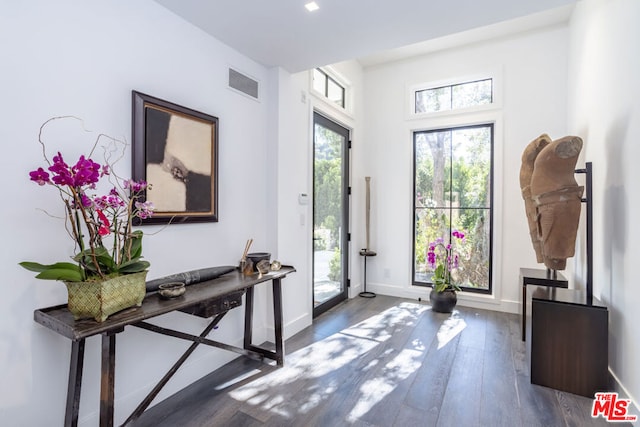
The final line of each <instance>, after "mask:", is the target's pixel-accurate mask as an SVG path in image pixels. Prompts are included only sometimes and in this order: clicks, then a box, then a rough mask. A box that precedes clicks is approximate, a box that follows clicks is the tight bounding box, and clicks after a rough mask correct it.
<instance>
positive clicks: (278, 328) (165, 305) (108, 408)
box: [34, 266, 295, 427]
mask: <svg viewBox="0 0 640 427" xmlns="http://www.w3.org/2000/svg"><path fill="white" fill-rule="evenodd" d="M293 272H295V268H293V267H290V266H283V267H282V269H281V270H278V271H274V272H269V273H267V274H265V275H263V276H262V277H260V278H259V277H258V274H257V273H256V274H254V275H251V276H244V275H242V274H240V273H239V272H238V271H233V272H231V273H228V274H226V275H224V276H221V277H219V278H216V279H213V280H208V281H204V282H201V283H198V284H193V285H189V286H187V291H186V292H185V294H184V295H183V296H181V297H178V298H175V299H171V300H165V299H162V298H160V296H159V295H158V294H156V293H149V294H147V296H146V297H145V299H144V301H143V302H142V306H141V307H133V308H129V309H126V310H123V311H121V312H119V313H116V314H113V315H111V316H110V317H109V318H108V319H107V320H106V321H104V322H102V323H98V322H96V321H95V320H93V319H87V320H78V321H75V320H74V319H73V316H72V315H71V313H69V310H68V309H67V306H66V304H65V305H59V306H54V307H48V308H43V309H39V310H36V311H35V312H34V320H35V321H36V322H37V323H39V324H41V325H43V326H45V327H47V328H49V329H51V330H52V331H54V332H57V333H59V334H60V335H63V336H65V337H67V338H69V339H70V340H71V363H70V367H69V383H68V387H67V403H66V412H65V421H64V425H65V426H76V425H77V424H78V410H79V406H80V388H81V385H82V366H83V362H84V347H85V339H86V338H88V337H91V336H94V335H102V356H101V357H102V365H101V366H102V368H101V380H100V381H101V384H100V426H109V427H110V426H113V423H114V419H113V416H114V385H115V368H116V363H115V362H116V360H115V359H116V358H115V355H116V335H117V334H118V333H120V332H123V331H124V329H125V327H126V326H135V327H138V328H142V329H146V330H149V331H151V332H155V333H158V334H162V335H169V336H172V337H175V338H180V339H184V340H187V341H192V345H191V346H190V347H189V348H188V349H187V351H186V352H185V353H184V354H183V355H182V356H181V357H180V359H179V360H178V361H177V362H176V363H175V364H174V365H173V366H172V367H171V368H170V369H169V371H168V372H167V374H165V376H164V377H163V378H162V380H160V382H159V383H158V384H157V385H156V386H155V387H154V389H153V390H152V391H151V392H150V393H149V395H148V396H147V397H146V398H145V399H144V400H143V401H142V402H141V403H140V405H139V406H138V407H137V408H136V409H135V411H134V412H133V413H132V414H131V415H130V416H129V418H127V420H126V421H125V422H124V424H123V425H127V424H129V423H130V422H132V421H134V420H135V419H137V418H138V417H139V416H140V415H141V414H142V413H143V412H144V411H145V409H146V408H147V407H148V406H149V405H150V404H151V402H152V401H153V399H154V398H155V397H156V396H157V395H158V393H159V392H160V390H161V389H162V388H163V387H164V386H165V385H166V384H167V382H168V381H169V379H170V378H171V377H172V376H173V375H174V374H175V373H176V371H177V370H178V368H180V366H182V364H183V363H184V362H185V361H186V360H187V358H188V357H189V356H190V355H191V354H192V353H193V352H194V351H195V349H196V347H197V346H198V345H199V344H205V345H209V346H212V347H216V348H221V349H224V350H228V351H233V352H236V353H239V354H242V355H244V356H247V357H251V358H256V359H259V360H264V359H265V358H267V359H272V360H275V361H276V363H277V365H278V366H283V365H284V340H283V336H282V320H283V319H282V287H281V280H282V279H283V278H284V277H286V276H287V275H288V274H290V273H293ZM268 281H271V283H272V287H273V315H274V319H273V320H274V327H275V351H273V350H268V349H265V348H261V347H258V346H255V345H253V343H252V332H253V326H252V325H253V305H254V298H253V293H254V287H255V286H256V285H257V284H260V283H263V282H268ZM245 294H246V297H245V317H244V346H243V348H239V347H234V346H230V345H228V344H224V343H221V342H218V341H214V340H210V339H208V338H207V335H208V334H209V332H211V330H213V329H214V328H215V327H216V325H217V324H218V323H219V322H220V320H222V318H223V317H224V316H225V315H226V314H227V313H228V312H229V310H231V309H233V308H235V307H238V306H240V305H241V304H242V295H245ZM173 311H182V312H184V313H188V314H191V315H195V316H200V317H203V318H212V320H211V322H210V323H209V324H208V325H207V327H206V328H205V329H204V330H203V331H202V333H201V334H200V335H199V336H195V335H191V334H187V333H184V332H180V331H176V330H172V329H168V328H163V327H160V326H156V325H153V324H151V323H147V322H145V320H147V319H151V318H153V317H156V316H160V315H162V314H166V313H170V312H173Z"/></svg>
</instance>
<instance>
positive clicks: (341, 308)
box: [135, 295, 608, 427]
mask: <svg viewBox="0 0 640 427" xmlns="http://www.w3.org/2000/svg"><path fill="white" fill-rule="evenodd" d="M285 350H286V359H285V366H284V367H283V368H276V367H275V366H273V365H268V364H265V363H261V362H256V361H252V360H250V359H247V358H244V357H240V358H238V359H236V360H234V361H233V362H231V363H230V364H228V365H226V366H224V367H223V368H221V369H219V370H217V371H216V372H214V373H212V374H211V375H208V376H206V377H204V378H203V379H201V380H200V381H198V382H196V383H194V384H193V385H191V386H190V387H188V388H186V389H185V390H183V391H181V392H179V393H177V394H176V395H174V396H172V397H171V398H169V399H167V400H165V401H164V402H161V403H159V404H158V405H156V406H154V407H153V408H151V409H149V410H148V411H147V412H146V413H144V414H143V416H142V417H141V418H139V419H138V420H137V422H136V423H135V425H136V426H154V427H158V426H184V427H203V426H225V427H227V426H229V427H231V426H242V427H251V426H331V427H333V426H351V425H353V426H379V427H385V426H400V427H409V426H509V427H513V426H581V427H582V426H600V425H601V426H605V425H608V423H607V422H606V421H605V420H604V419H602V418H599V419H592V418H591V416H590V411H591V405H592V400H591V399H589V398H586V397H581V396H576V395H573V394H570V393H564V392H559V391H555V390H552V389H549V388H546V387H540V386H537V385H532V384H531V383H530V381H529V374H528V369H527V362H526V348H525V344H524V343H523V342H522V341H521V340H520V323H519V317H518V316H517V315H514V314H506V313H498V312H493V311H485V310H478V309H470V308H465V307H458V308H457V310H456V311H455V312H454V313H453V314H452V315H446V314H440V313H435V312H432V311H431V310H430V307H429V305H428V304H426V303H425V302H418V301H415V300H406V299H400V298H392V297H386V296H381V295H378V296H377V297H376V298H372V299H366V298H355V299H352V300H349V301H347V302H345V303H343V304H340V305H338V306H337V307H335V308H333V309H331V310H330V311H328V312H326V313H325V314H323V315H322V316H320V317H319V318H317V319H316V320H315V321H314V324H313V325H312V326H310V327H308V328H306V329H305V330H303V331H301V332H300V333H298V334H297V335H295V336H294V337H292V338H291V339H289V340H287V342H286V346H285Z"/></svg>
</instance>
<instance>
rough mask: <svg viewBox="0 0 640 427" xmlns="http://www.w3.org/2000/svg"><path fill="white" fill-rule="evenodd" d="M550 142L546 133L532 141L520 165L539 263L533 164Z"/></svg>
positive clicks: (539, 251) (523, 192)
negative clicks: (532, 193)
mask: <svg viewBox="0 0 640 427" xmlns="http://www.w3.org/2000/svg"><path fill="white" fill-rule="evenodd" d="M549 144H551V138H549V135H547V134H546V133H544V134H542V135H540V136H539V137H537V138H536V139H534V140H533V141H531V142H530V143H529V145H527V148H525V150H524V153H522V166H521V167H520V189H521V190H522V198H523V199H524V208H525V211H526V213H527V220H528V222H529V235H530V236H531V243H532V244H533V250H534V251H535V252H536V260H537V261H538V263H542V262H543V256H542V242H541V241H540V239H539V238H538V226H537V213H536V205H535V203H534V201H533V198H532V197H531V175H533V164H534V162H535V161H536V157H538V154H540V151H542V149H543V148H544V147H546V146H547V145H549Z"/></svg>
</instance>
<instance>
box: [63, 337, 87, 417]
mask: <svg viewBox="0 0 640 427" xmlns="http://www.w3.org/2000/svg"><path fill="white" fill-rule="evenodd" d="M83 363H84V340H83V339H82V340H80V341H72V342H71V363H70V365H69V384H68V386H67V406H66V410H65V415H64V425H65V427H76V426H77V425H78V410H79V408H80V389H81V386H82V365H83Z"/></svg>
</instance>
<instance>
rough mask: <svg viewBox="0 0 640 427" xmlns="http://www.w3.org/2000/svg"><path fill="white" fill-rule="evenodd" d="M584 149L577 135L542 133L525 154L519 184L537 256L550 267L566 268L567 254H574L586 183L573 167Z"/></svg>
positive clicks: (552, 268) (554, 268) (568, 255)
mask: <svg viewBox="0 0 640 427" xmlns="http://www.w3.org/2000/svg"><path fill="white" fill-rule="evenodd" d="M581 150H582V139H581V138H579V137H577V136H566V137H564V138H560V139H558V140H555V141H551V140H550V138H549V136H548V135H546V134H543V135H541V136H540V137H538V138H537V139H535V140H534V141H532V142H531V143H530V144H529V145H528V146H527V148H526V149H525V152H524V154H523V156H522V167H521V169H520V187H521V189H522V195H523V198H524V200H525V209H526V210H527V218H528V219H529V227H530V232H531V239H532V243H533V246H534V249H535V250H536V259H537V260H538V262H543V263H544V265H545V266H546V267H547V268H549V269H551V270H564V269H565V268H566V261H567V258H570V257H572V256H573V255H574V254H575V243H576V234H577V232H578V223H579V221H580V208H581V203H582V193H583V191H584V187H582V186H579V185H578V183H577V182H576V180H575V176H574V171H575V166H576V163H577V161H578V156H579V155H580V151H581ZM531 161H533V169H532V170H531ZM529 176H530V181H529V184H528V186H527V177H529ZM532 219H533V220H534V223H535V235H534V233H533V230H532V228H533V222H532Z"/></svg>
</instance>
